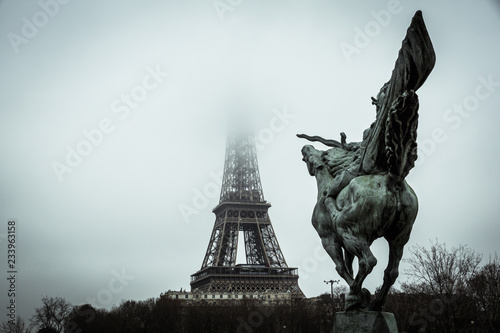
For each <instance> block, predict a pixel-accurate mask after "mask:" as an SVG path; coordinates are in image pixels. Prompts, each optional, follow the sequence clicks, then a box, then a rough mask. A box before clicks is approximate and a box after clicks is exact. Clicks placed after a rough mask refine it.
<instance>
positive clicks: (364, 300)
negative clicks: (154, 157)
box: [359, 288, 372, 308]
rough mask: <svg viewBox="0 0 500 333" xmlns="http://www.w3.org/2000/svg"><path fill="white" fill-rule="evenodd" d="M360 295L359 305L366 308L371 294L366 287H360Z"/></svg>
mask: <svg viewBox="0 0 500 333" xmlns="http://www.w3.org/2000/svg"><path fill="white" fill-rule="evenodd" d="M359 296H360V298H361V299H360V301H361V307H362V308H366V307H367V306H368V305H369V304H370V301H371V297H372V295H371V294H370V291H369V290H368V289H366V288H363V289H361V293H360V294H359Z"/></svg>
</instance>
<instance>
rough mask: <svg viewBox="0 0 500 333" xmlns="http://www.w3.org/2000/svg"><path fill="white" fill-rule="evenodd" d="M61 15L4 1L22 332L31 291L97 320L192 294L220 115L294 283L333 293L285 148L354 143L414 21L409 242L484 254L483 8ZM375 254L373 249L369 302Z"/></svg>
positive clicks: (133, 7) (197, 8)
mask: <svg viewBox="0 0 500 333" xmlns="http://www.w3.org/2000/svg"><path fill="white" fill-rule="evenodd" d="M60 2H61V3H59V2H55V1H51V0H41V1H31V0H30V1H28V0H26V1H15V0H3V1H0V156H1V158H0V170H1V171H0V221H1V224H0V237H1V238H0V241H1V244H0V253H1V254H0V258H1V263H0V268H1V275H2V276H5V275H7V266H6V264H7V263H6V255H7V243H6V238H5V236H6V235H5V234H6V232H7V222H8V221H9V220H10V219H15V220H16V221H17V244H16V245H17V252H16V255H17V267H16V268H17V270H18V274H17V287H16V289H17V306H18V307H17V309H18V314H20V315H21V316H24V317H29V316H30V315H31V314H32V313H33V309H34V307H37V306H39V305H40V304H41V298H42V296H45V295H48V296H60V297H64V298H65V299H66V300H68V301H69V302H71V303H72V304H74V305H79V304H85V303H91V304H92V305H94V306H96V307H105V308H110V307H111V306H112V305H117V304H119V303H120V301H121V300H122V299H134V300H144V299H147V298H150V297H158V296H159V295H160V294H161V293H162V292H166V291H167V290H169V289H172V290H179V289H180V288H183V289H189V282H190V275H191V274H193V273H195V272H196V271H197V270H198V269H199V268H200V267H201V263H202V260H203V257H204V255H205V251H206V247H207V244H208V241H209V238H210V234H211V231H212V227H213V223H214V220H215V217H214V215H213V213H212V212H211V210H212V208H213V207H215V206H216V205H217V203H218V196H219V191H220V177H221V172H222V170H223V164H224V151H225V140H226V127H225V123H226V119H227V118H228V114H251V115H252V116H254V117H253V118H254V120H255V123H256V125H255V132H256V136H257V144H258V158H259V166H260V174H261V180H262V186H263V190H264V196H265V198H266V200H268V201H270V202H271V203H272V208H270V210H269V213H270V217H271V220H272V223H273V226H274V229H275V232H276V235H277V238H278V241H279V243H280V245H281V248H282V250H283V253H284V256H285V259H286V261H287V263H288V265H289V266H291V267H298V268H299V275H300V279H299V285H300V287H301V288H302V290H303V291H304V292H305V294H306V295H307V296H308V297H311V296H316V295H319V294H321V293H324V292H328V291H329V286H328V285H326V284H325V283H324V282H323V281H324V280H329V279H332V278H333V279H338V278H339V277H338V275H337V274H336V272H335V270H334V265H333V263H332V262H331V260H329V259H327V258H326V254H325V252H324V251H323V249H322V248H321V245H320V241H319V237H318V235H317V233H316V231H315V230H314V228H313V227H312V225H311V222H310V219H311V212H312V209H313V206H314V204H315V198H316V183H315V180H314V179H313V178H312V177H310V176H309V174H308V173H307V169H306V166H305V164H304V163H303V162H302V161H301V158H302V156H301V153H300V149H301V147H302V146H303V145H304V144H306V142H305V141H303V140H300V139H298V138H296V137H295V134H296V133H307V134H309V135H321V136H323V137H327V138H333V139H337V140H338V139H339V133H340V132H342V131H344V132H345V133H346V134H347V140H348V141H360V140H361V137H362V132H363V130H364V129H365V128H367V127H368V126H369V125H370V124H371V122H372V121H373V120H374V117H375V108H374V106H372V105H371V100H370V97H371V96H375V95H376V94H377V93H378V91H379V89H380V88H381V86H382V85H383V84H384V83H385V82H386V81H387V80H388V79H389V78H390V75H391V71H392V69H393V66H394V62H395V60H396V58H397V52H398V50H399V48H400V46H401V41H402V40H403V38H404V36H405V33H406V29H407V27H408V25H409V24H410V21H411V18H412V16H413V15H414V13H415V11H416V10H418V9H421V10H422V11H423V15H424V19H425V22H426V25H427V28H428V31H429V34H430V36H431V39H432V41H433V44H434V48H435V51H436V55H437V61H436V66H435V68H434V71H433V72H432V74H431V75H430V77H429V78H428V80H427V82H425V84H424V86H423V87H422V88H421V89H420V90H419V92H418V95H419V98H420V111H419V114H420V118H419V129H418V143H419V145H420V147H421V148H420V152H419V160H418V162H417V166H416V167H415V168H414V169H413V170H412V171H411V173H410V175H409V176H408V177H407V180H408V182H409V184H410V185H411V186H412V187H413V188H414V190H415V191H416V193H417V195H418V197H419V203H420V210H419V214H418V217H417V220H416V222H415V226H414V230H413V233H412V236H411V239H410V242H409V244H408V246H412V245H415V244H421V245H426V246H427V245H429V240H430V239H432V240H434V239H436V238H437V239H438V240H439V241H441V242H446V244H447V246H448V247H452V246H457V245H459V244H467V245H469V246H470V247H471V248H472V249H474V250H476V251H477V252H480V253H482V254H484V256H485V257H486V258H487V257H488V255H489V254H494V253H495V251H498V237H499V235H500V224H499V220H498V198H499V195H500V176H499V175H498V163H499V156H500V148H499V146H498V139H497V133H498V131H497V128H498V124H499V123H500V115H499V111H500V110H499V106H500V66H499V59H500V47H499V43H498V35H499V32H500V7H499V6H498V5H497V3H495V2H493V1H488V0H480V1H468V0H461V1H459V0H443V1H430V0H429V1H410V0H401V1H395V0H391V1H388V0H383V1H356V2H354V1H344V0H329V1H326V0H319V1H313V2H310V1H290V0H287V1H272V2H271V3H270V2H269V1H262V0H254V1H244V0H241V1H236V0H232V1H229V0H220V1H212V0H204V1H194V0H193V1H132V0H120V1H97V0H94V1H91V0H87V1H84V0H72V1H66V2H67V3H64V2H65V1H62V0H60ZM315 146H316V147H317V148H318V149H326V147H322V146H321V145H320V144H316V145H315ZM386 251H387V247H386V245H385V242H384V241H381V240H379V241H378V242H376V243H375V244H374V252H375V255H376V256H377V258H378V259H379V262H378V265H377V267H376V268H375V270H374V272H373V273H372V274H371V275H370V277H369V278H368V279H367V281H366V286H367V287H368V288H369V289H370V290H371V291H373V290H374V289H375V287H376V286H378V285H379V284H380V283H381V281H382V280H381V279H382V272H383V269H384V268H385V265H386V262H387V259H386V256H387V254H386ZM406 254H408V252H406ZM403 266H404V265H403ZM405 279H406V277H405V276H404V275H401V276H400V278H399V280H398V281H400V282H401V281H404V280H405ZM0 285H1V286H2V287H1V289H0V290H1V292H2V294H1V295H0V300H1V301H0V304H1V306H2V309H5V307H4V306H6V304H7V303H8V301H9V299H8V297H7V292H6V291H5V290H6V289H7V287H8V286H7V281H6V279H5V278H2V279H1V282H0ZM396 285H397V284H396ZM0 315H1V316H2V317H0V320H1V321H4V320H5V319H6V317H4V311H2V313H1V314H0Z"/></svg>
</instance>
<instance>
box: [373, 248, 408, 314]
mask: <svg viewBox="0 0 500 333" xmlns="http://www.w3.org/2000/svg"><path fill="white" fill-rule="evenodd" d="M405 244H406V242H404V241H401V240H390V241H389V262H388V263H387V268H386V269H385V271H384V283H383V284H382V287H381V288H380V290H379V292H378V293H377V295H376V296H375V299H374V300H373V302H371V303H370V306H369V307H368V309H369V310H373V311H381V310H382V307H383V305H384V303H385V299H386V297H387V294H388V293H389V290H390V289H391V287H392V285H393V284H394V282H395V281H396V279H397V277H398V275H399V262H400V261H401V257H402V256H403V247H404V245H405Z"/></svg>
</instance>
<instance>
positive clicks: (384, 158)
mask: <svg viewBox="0 0 500 333" xmlns="http://www.w3.org/2000/svg"><path fill="white" fill-rule="evenodd" d="M435 62H436V55H435V53H434V48H433V46H432V42H431V40H430V37H429V34H428V33H427V28H426V27H425V23H424V20H423V17H422V12H421V11H417V12H416V13H415V15H414V17H413V19H412V22H411V24H410V27H409V28H408V30H407V32H406V37H405V39H404V40H403V43H402V46H401V49H400V50H399V55H398V58H397V60H396V63H395V66H394V70H393V71H392V75H391V79H390V80H389V81H388V82H387V83H385V84H384V86H383V87H382V88H381V89H380V92H379V93H378V95H377V99H376V100H374V104H376V105H377V116H376V120H375V122H374V123H373V124H372V126H371V128H370V132H369V134H368V135H367V137H366V138H364V140H363V142H362V147H361V148H362V151H361V163H360V169H359V172H360V173H362V174H373V173H378V172H389V173H391V174H395V175H397V176H398V177H399V178H401V177H402V178H403V179H404V177H405V176H406V174H407V173H408V172H409V170H410V169H411V168H412V167H413V165H414V162H415V160H416V157H417V153H416V130H417V120H418V112H417V111H418V97H417V95H416V94H415V92H416V91H417V89H418V88H420V87H421V86H422V84H423V83H424V82H425V80H426V79H427V77H428V76H429V74H430V73H431V71H432V69H433V68H434V64H435Z"/></svg>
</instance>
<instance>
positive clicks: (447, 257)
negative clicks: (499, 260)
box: [403, 240, 482, 295]
mask: <svg viewBox="0 0 500 333" xmlns="http://www.w3.org/2000/svg"><path fill="white" fill-rule="evenodd" d="M410 253H411V255H412V256H411V257H410V258H408V259H406V260H405V261H406V262H407V263H409V264H410V268H409V269H407V270H405V274H406V275H408V276H409V277H410V278H413V287H410V288H408V287H409V285H408V284H406V286H405V287H406V289H407V290H408V289H410V290H411V289H412V288H415V287H416V288H417V290H414V291H418V292H421V293H427V294H434V295H454V294H457V293H460V292H462V291H464V290H465V289H466V287H467V281H468V280H469V279H470V278H472V276H474V274H475V273H476V272H477V269H478V266H479V263H480V262H481V259H482V255H480V254H478V253H476V252H475V251H474V250H471V249H469V248H468V247H467V246H466V245H459V246H458V247H457V248H452V249H451V250H447V249H446V243H439V242H438V241H437V240H436V241H435V242H434V243H433V242H432V241H431V248H430V249H426V248H425V247H423V246H421V245H415V246H413V247H412V248H411V249H410ZM404 285H405V283H403V286H404ZM418 289H420V290H418Z"/></svg>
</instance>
